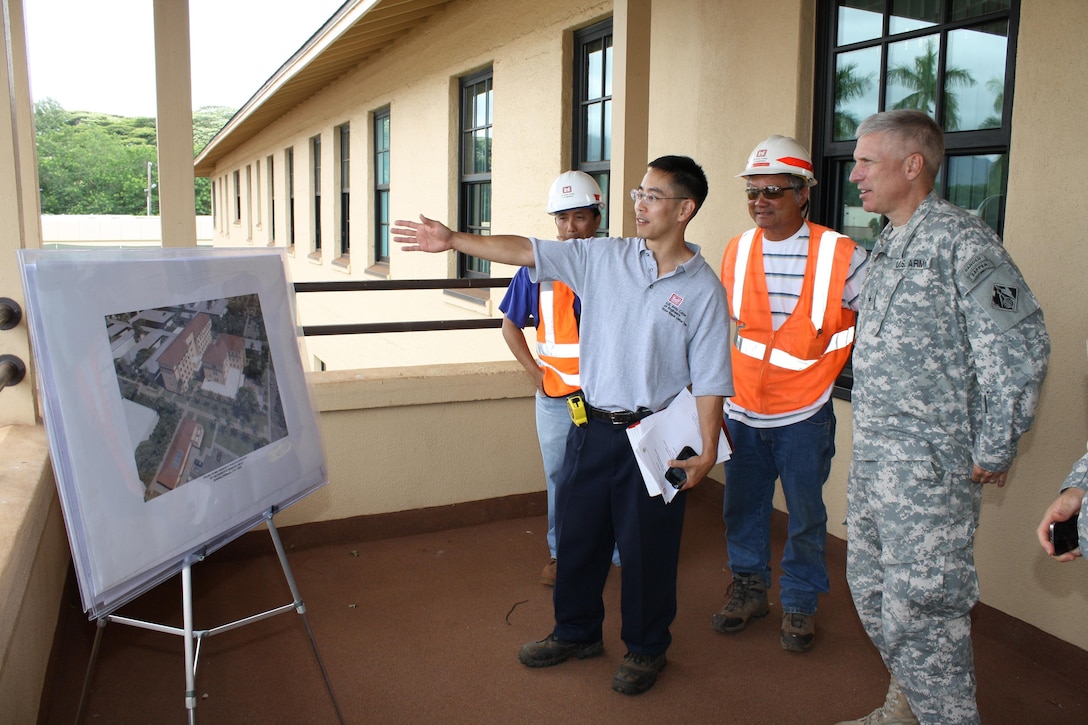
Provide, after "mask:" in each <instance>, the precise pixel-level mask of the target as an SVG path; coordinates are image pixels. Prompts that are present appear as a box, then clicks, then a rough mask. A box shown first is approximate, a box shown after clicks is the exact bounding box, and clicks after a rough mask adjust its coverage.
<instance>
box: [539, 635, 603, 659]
mask: <svg viewBox="0 0 1088 725" xmlns="http://www.w3.org/2000/svg"><path fill="white" fill-rule="evenodd" d="M603 651H604V643H603V642H601V641H600V640H598V641H596V642H564V641H563V640H561V639H556V638H555V635H548V636H547V637H545V638H544V639H542V640H540V641H539V642H529V643H528V644H523V645H522V646H521V650H520V651H519V652H518V661H519V662H521V664H523V665H525V666H526V667H551V666H552V665H558V664H559V663H561V662H566V661H567V660H569V659H570V658H571V657H577V658H578V659H580V660H584V659H586V658H588V657H596V656H597V655H599V654H600V653H601V652H603Z"/></svg>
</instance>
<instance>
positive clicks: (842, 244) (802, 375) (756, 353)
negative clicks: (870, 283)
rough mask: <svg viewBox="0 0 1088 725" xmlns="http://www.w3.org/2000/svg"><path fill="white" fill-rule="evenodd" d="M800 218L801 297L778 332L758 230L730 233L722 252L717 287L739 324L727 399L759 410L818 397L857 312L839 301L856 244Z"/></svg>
mask: <svg viewBox="0 0 1088 725" xmlns="http://www.w3.org/2000/svg"><path fill="white" fill-rule="evenodd" d="M805 223H806V224H808V226H809V244H808V261H807V263H806V267H805V279H804V282H803V283H802V284H801V296H800V298H799V299H798V300H797V304H796V306H795V307H794V309H793V313H792V314H791V315H790V316H789V318H787V319H786V321H785V322H784V323H782V326H781V327H780V328H778V329H777V330H774V329H773V327H772V321H771V305H770V298H769V296H768V293H767V276H766V274H765V272H764V268H763V230H762V229H758V228H757V229H750V230H748V231H747V232H745V233H744V234H741V235H740V236H739V237H734V238H733V239H732V240H730V242H729V244H728V245H727V246H726V248H725V255H724V256H723V257H722V272H721V277H722V284H723V285H724V286H725V289H726V292H727V293H728V295H729V305H730V316H731V317H732V319H733V320H734V321H735V322H736V323H737V335H736V337H735V338H734V340H733V349H732V363H733V387H734V388H735V389H736V395H734V396H733V398H732V400H733V402H735V403H736V404H737V405H739V406H741V407H743V408H745V409H747V410H751V411H753V412H755V413H760V414H763V415H777V414H780V413H789V412H792V411H795V410H799V409H801V408H804V407H805V406H808V405H812V404H813V403H815V402H816V401H817V400H819V398H820V396H821V395H823V393H824V391H826V390H827V389H828V387H829V386H830V385H831V384H832V383H833V382H834V381H835V378H836V377H837V376H838V374H839V373H840V372H841V371H842V368H843V366H844V365H845V364H846V361H847V359H848V358H849V356H850V349H851V346H852V345H853V342H854V319H855V317H856V315H855V313H854V311H853V310H850V309H845V308H843V306H842V291H843V287H844V286H845V284H846V278H847V276H848V275H849V274H850V260H851V258H852V257H853V255H854V244H853V242H852V241H851V240H850V239H849V238H848V237H845V236H843V235H841V234H839V233H838V232H836V231H834V230H833V229H828V228H827V227H823V226H820V225H819V224H813V223H812V222H805Z"/></svg>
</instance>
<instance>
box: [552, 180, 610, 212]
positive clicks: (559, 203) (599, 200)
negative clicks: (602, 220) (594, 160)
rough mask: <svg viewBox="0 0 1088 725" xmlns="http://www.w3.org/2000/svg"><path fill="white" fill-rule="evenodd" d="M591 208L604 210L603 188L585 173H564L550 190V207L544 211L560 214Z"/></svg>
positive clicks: (553, 183)
mask: <svg viewBox="0 0 1088 725" xmlns="http://www.w3.org/2000/svg"><path fill="white" fill-rule="evenodd" d="M590 206H592V207H596V208H597V209H604V199H603V194H601V187H599V186H597V182H596V181H595V180H594V179H593V177H592V176H590V175H589V174H587V173H585V172H584V171H564V172H563V173H562V174H560V175H559V176H558V177H556V179H555V181H553V182H552V188H550V189H548V205H547V206H546V207H545V208H544V211H546V212H548V213H549V214H558V213H559V212H561V211H568V210H570V209H582V208H584V207H590Z"/></svg>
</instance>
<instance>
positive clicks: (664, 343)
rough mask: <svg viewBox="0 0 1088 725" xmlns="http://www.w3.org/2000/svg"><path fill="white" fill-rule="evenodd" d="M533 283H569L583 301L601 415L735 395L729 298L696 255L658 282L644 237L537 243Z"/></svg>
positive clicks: (583, 341)
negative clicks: (686, 397) (684, 394)
mask: <svg viewBox="0 0 1088 725" xmlns="http://www.w3.org/2000/svg"><path fill="white" fill-rule="evenodd" d="M531 241H532V244H533V255H534V257H535V258H536V267H535V268H534V269H532V270H530V278H531V279H532V281H534V282H542V281H547V280H559V281H561V282H565V283H566V284H567V285H568V286H569V287H570V288H571V289H573V290H574V291H575V293H576V294H577V295H578V296H579V297H580V298H581V299H582V318H581V325H580V328H579V342H580V346H581V376H582V390H583V391H584V392H585V396H586V402H588V403H589V404H590V405H592V406H594V407H595V408H602V409H604V410H638V409H639V408H640V407H641V408H649V409H651V410H660V409H662V408H664V407H665V406H666V405H668V404H669V403H670V402H671V401H672V399H673V397H675V396H676V394H677V393H679V392H680V390H681V389H682V388H685V387H687V386H689V385H690V386H691V392H692V395H695V396H700V395H720V396H723V397H728V396H731V395H733V374H732V367H731V365H730V356H729V315H728V311H727V308H726V302H725V289H724V288H723V287H722V284H721V281H720V280H719V279H718V276H717V275H716V274H715V273H714V270H712V269H711V268H710V265H708V264H707V262H706V260H705V259H703V256H702V254H701V253H700V249H699V247H698V246H697V245H694V244H690V243H689V244H688V245H687V246H688V249H690V250H691V251H692V252H694V253H695V256H694V257H692V258H691V259H689V260H688V261H687V262H685V263H684V264H682V265H680V266H679V267H677V268H676V270H675V271H673V272H672V273H671V274H668V275H665V276H664V277H661V278H660V279H658V271H657V263H656V261H655V260H654V255H653V252H651V251H650V250H649V249H647V248H646V241H645V240H643V239H637V238H626V239H622V238H612V239H599V238H594V239H576V240H573V241H568V242H554V241H545V240H540V239H531Z"/></svg>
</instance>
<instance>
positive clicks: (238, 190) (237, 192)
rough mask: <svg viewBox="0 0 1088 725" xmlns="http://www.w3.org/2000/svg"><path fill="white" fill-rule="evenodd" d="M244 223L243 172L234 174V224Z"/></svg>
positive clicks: (236, 171)
mask: <svg viewBox="0 0 1088 725" xmlns="http://www.w3.org/2000/svg"><path fill="white" fill-rule="evenodd" d="M241 221H242V172H241V171H238V170H235V172H234V223H235V224H239V223H241Z"/></svg>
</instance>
